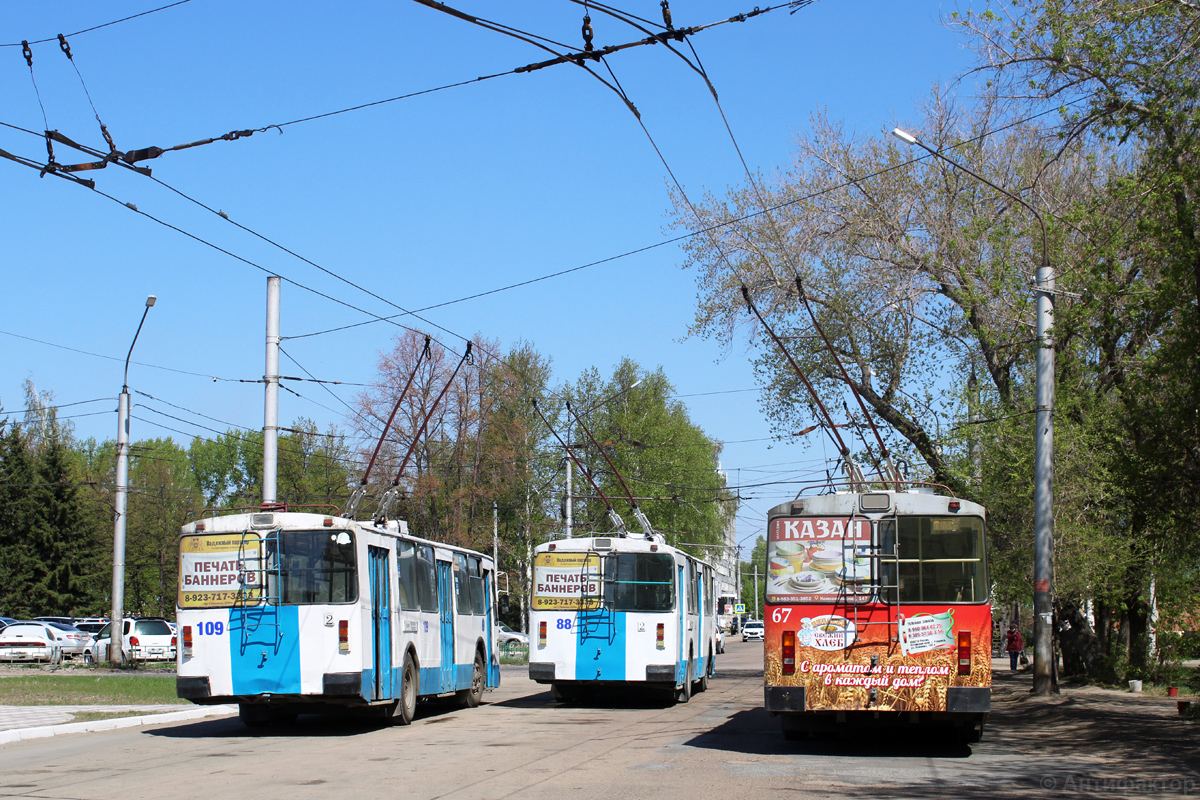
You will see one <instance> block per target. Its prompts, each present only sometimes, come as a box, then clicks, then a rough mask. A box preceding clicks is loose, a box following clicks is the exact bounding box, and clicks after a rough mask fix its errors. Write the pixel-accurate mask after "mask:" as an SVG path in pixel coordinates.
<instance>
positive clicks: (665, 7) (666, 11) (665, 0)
mask: <svg viewBox="0 0 1200 800" xmlns="http://www.w3.org/2000/svg"><path fill="white" fill-rule="evenodd" d="M660 5H662V12H663V24H664V25H666V26H667V30H669V31H673V30H675V26H674V25H672V24H671V3H670V2H669V0H662V3H661V4H660Z"/></svg>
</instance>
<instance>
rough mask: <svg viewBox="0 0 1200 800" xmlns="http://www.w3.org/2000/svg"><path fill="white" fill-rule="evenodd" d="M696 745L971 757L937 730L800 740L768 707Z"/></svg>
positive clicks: (772, 751)
mask: <svg viewBox="0 0 1200 800" xmlns="http://www.w3.org/2000/svg"><path fill="white" fill-rule="evenodd" d="M685 744H687V745H688V746H690V747H701V748H705V749H708V750H721V751H724V752H728V753H742V754H747V755H776V756H777V755H788V754H796V755H807V756H842V757H847V756H848V757H854V758H906V757H908V758H966V757H967V756H969V755H971V748H970V747H968V746H966V745H964V744H960V743H956V742H948V741H946V740H945V739H944V738H939V737H937V736H935V735H932V734H928V735H923V734H922V733H921V732H915V733H909V732H905V734H904V735H903V738H901V737H899V736H897V735H896V734H895V732H891V733H889V732H886V731H880V732H878V733H874V732H864V731H858V732H846V733H834V734H817V735H814V736H812V737H810V738H808V739H805V740H803V741H799V742H789V741H787V740H786V739H784V738H783V732H782V730H781V728H780V723H779V720H778V719H773V718H771V717H770V716H768V715H767V712H766V711H765V710H764V709H762V708H755V709H748V710H746V711H739V712H737V713H735V714H734V715H733V716H731V717H730V718H729V719H728V720H726V721H725V722H724V723H722V724H721V725H718V726H717V727H715V728H713V729H712V730H709V731H705V732H704V733H701V734H700V735H698V736H695V737H693V738H692V739H689V740H688V741H687V742H685Z"/></svg>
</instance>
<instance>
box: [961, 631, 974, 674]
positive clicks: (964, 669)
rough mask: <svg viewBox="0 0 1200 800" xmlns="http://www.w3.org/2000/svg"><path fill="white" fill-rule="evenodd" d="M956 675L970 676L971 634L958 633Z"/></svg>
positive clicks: (967, 632)
mask: <svg viewBox="0 0 1200 800" xmlns="http://www.w3.org/2000/svg"><path fill="white" fill-rule="evenodd" d="M958 674H959V675H970V674H971V632H970V631H959V632H958Z"/></svg>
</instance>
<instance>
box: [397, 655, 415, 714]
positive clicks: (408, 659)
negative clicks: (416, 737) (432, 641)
mask: <svg viewBox="0 0 1200 800" xmlns="http://www.w3.org/2000/svg"><path fill="white" fill-rule="evenodd" d="M416 713H417V668H416V666H415V665H414V664H413V661H412V656H410V655H407V654H406V655H405V656H404V667H403V669H401V671H400V697H399V698H397V700H396V705H395V707H394V708H392V722H394V723H395V724H397V725H408V724H409V723H411V722H412V721H413V716H414V715H416Z"/></svg>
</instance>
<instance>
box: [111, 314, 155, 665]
mask: <svg viewBox="0 0 1200 800" xmlns="http://www.w3.org/2000/svg"><path fill="white" fill-rule="evenodd" d="M157 299H158V298H157V297H155V296H154V295H150V296H149V297H147V298H146V310H145V311H143V312H142V321H141V322H139V323H138V327H137V333H135V334H133V341H132V342H131V343H130V345H129V353H128V355H126V356H125V377H124V378H123V379H122V381H121V396H120V398H119V399H118V400H117V476H116V478H117V481H116V486H114V487H113V511H114V515H113V576H112V618H111V622H110V623H109V627H108V629H109V632H110V635H109V640H108V660H109V661H110V662H111V663H112V664H113V666H120V665H121V664H122V663H123V662H124V661H125V647H124V644H125V641H124V633H125V630H124V627H125V626H124V620H125V524H126V521H127V519H128V517H127V514H126V509H127V500H128V495H129V359H130V358H131V357H132V356H133V346H134V345H136V344H137V340H138V336H139V335H140V334H141V332H142V326H143V325H145V324H146V315H147V314H149V313H150V309H151V308H153V307H154V303H155V301H156V300H157Z"/></svg>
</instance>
